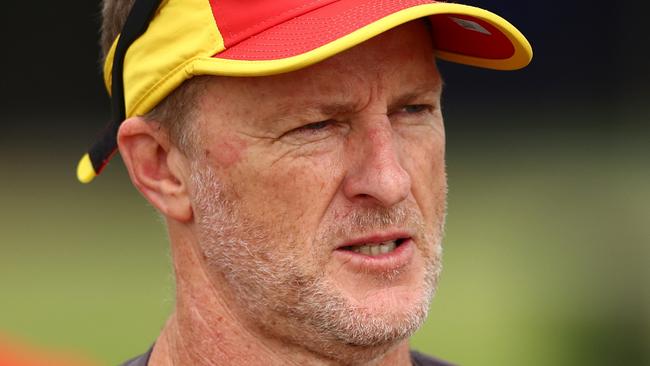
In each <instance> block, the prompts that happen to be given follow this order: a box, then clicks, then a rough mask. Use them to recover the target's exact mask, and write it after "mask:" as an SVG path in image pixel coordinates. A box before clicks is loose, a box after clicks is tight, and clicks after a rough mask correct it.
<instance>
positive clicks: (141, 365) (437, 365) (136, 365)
mask: <svg viewBox="0 0 650 366" xmlns="http://www.w3.org/2000/svg"><path fill="white" fill-rule="evenodd" d="M151 351H153V347H151V348H150V349H149V351H147V353H145V354H143V355H141V356H138V357H136V358H133V359H131V360H129V361H126V363H123V364H122V366H147V363H149V357H151ZM411 363H412V364H413V366H454V365H452V364H450V363H447V362H444V361H441V360H438V359H435V358H432V357H429V356H427V355H423V354H422V353H419V352H417V351H411Z"/></svg>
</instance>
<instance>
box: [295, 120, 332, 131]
mask: <svg viewBox="0 0 650 366" xmlns="http://www.w3.org/2000/svg"><path fill="white" fill-rule="evenodd" d="M334 123H335V121H334V120H332V119H328V120H324V121H318V122H313V123H308V124H306V125H302V126H300V127H298V128H296V129H294V130H292V131H291V132H292V133H304V134H314V133H318V132H320V131H322V130H327V129H328V128H329V127H331V126H332V125H333V124H334Z"/></svg>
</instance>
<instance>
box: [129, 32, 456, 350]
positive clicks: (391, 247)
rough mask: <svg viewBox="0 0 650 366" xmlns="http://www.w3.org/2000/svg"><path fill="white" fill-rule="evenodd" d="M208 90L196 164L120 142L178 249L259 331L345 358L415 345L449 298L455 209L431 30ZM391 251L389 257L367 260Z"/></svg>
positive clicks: (387, 37) (170, 147)
mask: <svg viewBox="0 0 650 366" xmlns="http://www.w3.org/2000/svg"><path fill="white" fill-rule="evenodd" d="M202 83H204V89H203V92H202V93H200V94H199V95H197V97H198V98H197V100H196V101H197V110H196V111H195V115H194V118H193V119H192V120H191V121H190V122H189V123H192V124H193V126H192V129H194V130H195V131H196V136H199V137H198V138H197V139H196V140H195V141H193V144H195V146H194V151H195V152H196V153H194V154H184V153H183V152H182V150H181V149H180V148H179V147H177V146H175V145H174V143H173V142H171V141H167V142H162V143H161V144H160V146H161V147H158V148H153V147H151V148H144V149H142V148H140V147H138V146H139V145H140V144H139V143H138V140H139V139H142V133H140V134H137V133H134V131H141V129H142V128H144V127H143V126H141V125H142V124H143V122H142V121H141V119H138V118H136V119H131V120H127V121H126V122H125V123H124V124H123V126H122V128H121V129H120V134H119V136H120V139H119V142H120V149H121V150H120V151H121V153H122V155H123V156H124V157H125V162H126V164H127V167H128V168H129V172H130V174H131V177H132V179H133V181H134V183H135V184H136V186H137V187H138V188H139V189H140V191H141V192H143V194H144V195H145V197H147V198H149V200H150V201H151V202H152V203H153V204H154V205H155V206H156V207H158V208H159V209H160V210H161V212H163V213H164V214H165V216H166V217H167V218H168V222H170V228H171V230H170V235H171V239H172V242H174V241H175V240H177V242H178V243H173V245H188V242H190V243H191V244H189V245H196V248H197V250H198V251H199V252H200V253H201V256H202V257H203V258H204V260H205V268H206V270H207V272H208V276H209V278H210V281H212V283H213V284H214V286H215V287H216V288H218V289H219V293H221V294H223V295H224V298H226V299H228V300H227V301H229V302H231V306H232V309H237V312H238V317H239V319H241V321H242V322H246V323H247V325H248V326H249V327H251V328H252V329H257V331H259V332H261V333H264V334H267V335H273V336H275V337H279V338H282V339H286V340H287V342H293V343H300V344H302V345H304V346H305V347H307V348H310V349H313V350H314V351H318V352H327V353H330V355H331V356H334V355H335V352H337V350H338V349H339V347H341V346H345V347H355V348H360V349H375V350H376V347H390V346H393V345H395V344H397V343H399V342H401V341H402V340H404V339H406V338H407V337H408V336H410V335H411V334H412V333H413V332H414V331H415V330H416V329H417V328H418V327H419V326H420V325H421V324H422V322H423V321H424V319H425V318H426V314H427V309H428V307H429V302H430V300H431V297H432V295H433V293H434V291H435V286H436V282H437V277H438V274H439V272H440V254H441V235H442V228H443V223H444V216H445V205H446V197H445V196H446V177H445V164H444V144H445V140H444V127H443V120H442V115H441V110H440V93H441V89H442V82H441V78H440V75H439V73H438V71H437V68H436V64H435V61H434V57H433V51H432V48H431V40H430V35H429V32H428V30H427V28H426V27H425V26H424V25H423V23H422V22H413V23H408V24H406V25H403V26H400V27H398V28H396V29H394V30H391V31H389V32H387V33H385V34H382V35H380V36H378V37H376V38H374V39H372V40H370V41H368V42H366V43H363V44H361V45H359V46H357V47H355V48H352V49H350V50H348V51H345V52H343V53H341V54H339V55H337V56H334V57H332V58H330V59H328V60H326V61H324V62H322V63H319V64H316V65H314V66H311V67H308V68H305V69H302V70H299V71H295V72H291V73H287V74H280V75H276V76H269V77H259V78H225V77H220V78H208V79H207V80H204V81H202ZM146 123H148V124H150V125H151V124H154V125H155V124H156V121H148V122H146ZM153 131H154V132H156V133H159V134H160V136H164V133H160V130H159V129H157V128H154V129H153ZM156 138H158V137H156ZM148 139H149V141H150V142H151V143H152V144H153V140H154V138H151V137H148ZM152 146H153V145H152ZM147 154H148V155H147ZM157 159H160V160H164V161H158V160H157ZM165 165H166V166H165ZM162 166H165V167H162ZM161 178H164V179H165V180H166V181H164V182H160V180H161ZM170 187H171V188H170ZM181 237H186V238H187V237H189V238H191V240H181ZM381 242H386V244H385V246H386V249H385V250H388V251H390V252H391V253H388V254H384V255H383V256H382V257H371V256H368V255H365V254H363V253H358V252H355V251H360V252H363V251H365V250H368V251H372V250H376V249H374V248H373V247H375V248H379V244H380V243H381ZM179 243H182V244H179ZM364 244H368V245H369V246H368V247H366V248H363V247H364ZM395 246H396V247H395Z"/></svg>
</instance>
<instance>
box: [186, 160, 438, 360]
mask: <svg viewBox="0 0 650 366" xmlns="http://www.w3.org/2000/svg"><path fill="white" fill-rule="evenodd" d="M192 182H193V186H194V187H193V188H194V189H193V208H194V211H195V212H194V215H195V219H196V222H197V229H198V237H199V245H200V249H201V250H202V252H203V255H204V257H205V260H206V262H207V264H208V268H209V270H210V271H211V272H213V273H211V275H214V276H217V277H219V278H220V279H223V282H225V283H226V285H227V288H228V290H229V291H230V293H231V294H232V298H233V300H234V301H236V304H233V305H234V306H236V308H237V309H238V310H239V311H241V313H242V315H241V316H242V317H243V318H245V320H246V321H248V322H250V323H249V324H255V325H257V327H258V328H259V329H260V330H261V331H263V332H265V333H268V334H269V335H272V336H274V337H280V338H285V339H286V340H287V341H288V342H292V343H295V344H299V345H302V346H304V347H305V348H308V349H310V350H312V351H315V352H319V353H322V354H326V355H329V356H330V357H336V353H337V352H339V351H340V347H339V346H340V345H345V346H346V347H350V346H353V347H360V348H372V347H378V346H382V345H388V346H390V345H392V344H396V343H397V342H399V341H401V340H404V339H406V338H408V337H409V336H411V335H412V334H413V333H414V332H415V331H416V330H417V329H418V328H419V327H420V326H421V325H422V324H423V323H424V321H425V319H426V317H427V314H428V309H429V305H430V302H431V299H432V298H433V295H434V293H435V289H436V285H437V281H438V276H439V274H440V271H441V254H442V253H441V252H442V249H441V237H442V232H443V228H444V218H445V211H446V210H445V208H446V202H445V203H442V204H441V205H440V209H439V210H438V212H436V220H437V222H436V223H435V225H434V230H428V231H430V232H427V230H426V226H425V225H424V223H423V220H422V219H421V215H420V214H419V212H417V211H415V210H413V209H411V208H408V207H405V206H400V207H395V208H390V209H379V208H378V209H371V210H370V209H363V210H362V209H360V210H358V211H355V212H352V213H350V214H348V215H346V216H345V218H344V219H342V220H338V221H337V222H336V226H335V227H328V228H324V229H323V231H322V232H319V233H317V235H315V236H314V237H315V238H316V239H315V241H318V242H317V243H316V242H315V243H302V242H300V241H299V240H297V239H296V235H295V233H292V232H284V233H282V234H281V235H278V233H277V232H272V230H271V228H270V227H268V226H269V225H264V224H263V222H262V221H260V220H258V219H256V218H255V217H254V216H252V215H250V214H247V213H245V212H244V210H243V209H242V205H241V203H240V202H236V201H235V200H233V199H230V198H229V197H228V194H227V192H226V191H225V188H224V187H223V186H222V185H221V184H219V180H218V179H217V175H216V173H215V171H214V170H213V169H212V168H211V167H210V166H209V165H208V164H205V163H201V164H199V163H197V164H195V166H194V167H193V169H192ZM443 196H444V198H445V201H446V195H445V194H443ZM395 225H398V226H402V227H404V226H406V227H412V228H415V229H416V230H415V231H416V232H418V233H419V236H418V237H416V238H414V239H415V240H416V242H418V243H420V244H421V245H418V248H419V249H420V251H421V252H422V257H423V259H424V271H423V278H422V279H421V281H420V285H419V286H418V287H419V288H418V289H417V290H418V291H419V298H418V299H417V300H416V301H414V302H413V304H412V306H410V308H409V309H400V310H401V311H400V312H398V313H390V312H387V313H383V312H377V311H374V312H373V311H370V310H371V309H368V308H366V307H363V306H359V305H358V304H355V303H354V302H353V301H351V300H350V299H349V298H347V297H346V296H345V295H344V294H343V293H341V291H340V290H338V289H337V287H336V286H335V284H334V283H333V281H332V280H331V278H330V277H328V276H327V274H326V273H325V269H324V266H323V265H321V266H314V267H316V268H320V269H318V270H312V271H307V270H306V268H309V266H305V263H307V262H309V261H313V262H315V263H322V261H323V260H325V259H324V258H323V254H325V252H324V248H331V247H332V244H331V240H332V239H333V238H340V237H346V235H348V236H349V235H351V234H353V233H358V232H360V231H361V230H363V231H369V230H377V229H382V228H386V227H390V226H395ZM360 228H362V229H360ZM274 243H282V244H283V245H278V244H275V245H274ZM286 243H290V245H286ZM304 245H309V246H310V253H312V255H309V256H305V255H304V254H303V255H302V257H301V256H300V254H301V253H304V251H301V250H283V251H280V250H277V248H280V247H283V248H300V247H301V246H304ZM396 276H399V271H396V272H394V273H386V274H385V278H384V279H385V280H386V281H390V280H391V279H392V277H396ZM272 319H275V321H271V320H272ZM277 324H282V327H281V328H282V329H278V326H277Z"/></svg>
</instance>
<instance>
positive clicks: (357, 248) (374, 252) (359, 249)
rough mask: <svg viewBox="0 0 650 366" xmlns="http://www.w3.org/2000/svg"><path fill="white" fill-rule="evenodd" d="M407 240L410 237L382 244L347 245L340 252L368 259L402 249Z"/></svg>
mask: <svg viewBox="0 0 650 366" xmlns="http://www.w3.org/2000/svg"><path fill="white" fill-rule="evenodd" d="M407 240H409V238H408V237H403V238H397V239H392V240H385V241H381V242H369V243H363V242H362V243H358V244H351V245H345V246H342V247H340V248H338V250H342V251H349V252H352V253H358V254H361V255H365V256H368V257H378V256H382V255H386V254H390V253H393V252H394V251H395V250H397V249H398V248H400V247H401V246H402V245H403V244H404V243H405V242H406V241H407Z"/></svg>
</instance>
